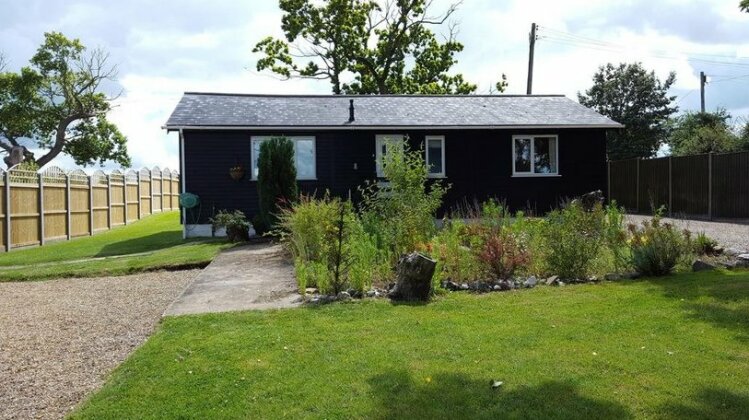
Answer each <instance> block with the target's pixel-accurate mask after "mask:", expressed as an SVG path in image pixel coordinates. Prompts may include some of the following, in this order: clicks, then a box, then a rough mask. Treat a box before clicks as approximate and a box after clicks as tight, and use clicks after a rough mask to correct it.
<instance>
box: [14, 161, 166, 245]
mask: <svg viewBox="0 0 749 420" xmlns="http://www.w3.org/2000/svg"><path fill="white" fill-rule="evenodd" d="M0 187H1V188H2V191H3V194H2V195H0V219H1V220H2V224H0V237H1V238H2V239H1V240H0V243H1V244H2V246H3V247H4V248H5V250H6V251H9V250H11V249H12V248H18V247H25V246H32V245H44V244H45V242H47V241H54V240H64V239H71V238H75V237H78V236H87V235H93V234H94V233H97V232H101V231H104V230H108V229H111V228H113V227H115V226H120V225H126V224H128V223H130V222H132V221H134V220H138V219H140V218H142V217H143V216H146V215H149V214H152V213H158V212H161V211H164V210H173V209H177V208H179V173H177V172H172V171H170V170H169V169H164V170H163V171H162V170H160V169H159V168H158V167H155V168H153V169H151V170H149V169H146V168H143V169H141V170H140V171H138V172H136V171H133V170H129V171H127V172H125V173H123V172H120V171H118V170H115V171H113V172H111V173H110V174H105V173H104V172H102V171H96V172H94V174H92V175H87V174H86V173H85V172H83V171H82V170H80V169H76V170H74V171H71V172H65V171H63V170H62V169H60V168H58V167H56V166H53V167H51V168H48V169H46V170H44V171H43V172H35V171H29V170H24V169H19V168H18V167H13V168H10V169H9V170H8V171H7V172H6V171H3V170H2V169H0Z"/></svg>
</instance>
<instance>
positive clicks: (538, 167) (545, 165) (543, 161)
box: [533, 137, 557, 174]
mask: <svg viewBox="0 0 749 420" xmlns="http://www.w3.org/2000/svg"><path fill="white" fill-rule="evenodd" d="M533 142H534V143H533V146H534V149H535V150H534V152H535V155H534V156H533V164H534V171H535V172H536V173H537V174H553V173H556V172H557V162H556V160H557V143H556V139H554V138H553V137H536V138H534V139H533Z"/></svg>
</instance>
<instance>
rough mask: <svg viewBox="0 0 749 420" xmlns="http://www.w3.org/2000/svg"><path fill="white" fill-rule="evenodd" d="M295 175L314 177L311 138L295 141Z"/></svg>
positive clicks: (313, 146)
mask: <svg viewBox="0 0 749 420" xmlns="http://www.w3.org/2000/svg"><path fill="white" fill-rule="evenodd" d="M296 175H297V178H314V177H315V143H314V142H313V141H312V140H297V142H296Z"/></svg>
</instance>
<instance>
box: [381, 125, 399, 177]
mask: <svg viewBox="0 0 749 420" xmlns="http://www.w3.org/2000/svg"><path fill="white" fill-rule="evenodd" d="M375 147H376V149H375V159H376V161H375V165H376V169H377V176H379V177H382V176H384V173H383V171H382V166H383V163H384V162H385V155H387V152H388V150H389V149H392V148H398V149H401V150H402V148H403V135H402V134H392V135H390V134H387V135H377V136H376V137H375Z"/></svg>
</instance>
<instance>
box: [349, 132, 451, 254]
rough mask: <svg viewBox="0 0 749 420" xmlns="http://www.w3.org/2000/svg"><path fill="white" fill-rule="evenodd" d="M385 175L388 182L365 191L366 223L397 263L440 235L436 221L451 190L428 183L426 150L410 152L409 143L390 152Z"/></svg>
mask: <svg viewBox="0 0 749 420" xmlns="http://www.w3.org/2000/svg"><path fill="white" fill-rule="evenodd" d="M383 173H384V175H385V179H386V180H387V183H384V184H380V183H374V182H369V183H368V184H366V185H365V186H363V187H362V188H361V192H362V205H361V208H362V221H363V223H364V226H365V228H366V230H367V232H369V233H370V234H372V235H373V236H375V238H376V240H377V244H378V247H379V248H380V249H382V250H384V251H385V252H386V253H387V254H388V255H389V256H390V258H391V260H392V261H391V262H393V263H394V262H395V260H397V258H399V257H400V256H401V255H402V254H404V253H408V252H412V251H414V250H416V249H417V248H418V247H419V246H421V245H423V244H425V243H427V242H429V240H430V239H431V238H432V236H433V235H434V234H435V233H436V226H435V223H434V218H435V214H436V211H437V209H438V208H439V207H440V205H441V204H442V197H443V196H444V195H445V192H446V190H447V187H445V186H443V185H442V183H441V182H439V181H434V182H427V174H428V172H427V167H426V163H425V162H424V151H423V150H410V148H409V146H408V143H407V142H404V144H403V147H402V148H401V147H390V148H389V149H388V153H387V154H386V155H385V157H384V162H383Z"/></svg>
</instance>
